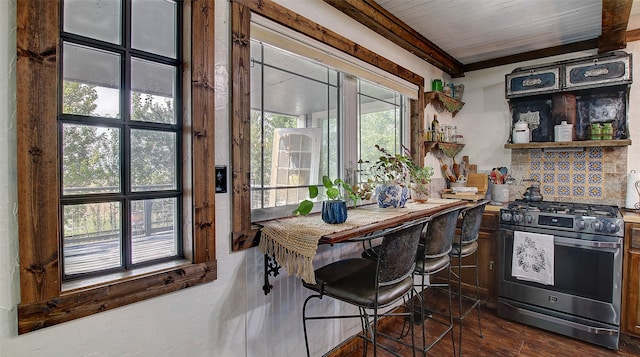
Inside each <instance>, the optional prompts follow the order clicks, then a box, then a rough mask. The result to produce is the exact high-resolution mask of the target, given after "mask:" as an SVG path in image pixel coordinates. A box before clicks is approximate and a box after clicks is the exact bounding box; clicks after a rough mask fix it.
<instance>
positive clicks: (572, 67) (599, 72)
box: [564, 53, 631, 90]
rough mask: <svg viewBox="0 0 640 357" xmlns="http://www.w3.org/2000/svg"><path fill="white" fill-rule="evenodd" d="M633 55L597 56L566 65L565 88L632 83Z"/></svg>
mask: <svg viewBox="0 0 640 357" xmlns="http://www.w3.org/2000/svg"><path fill="white" fill-rule="evenodd" d="M630 59H631V55H629V54H626V53H625V54H624V55H623V56H613V57H611V58H596V59H593V60H590V61H588V62H582V63H575V64H568V65H566V67H565V70H564V73H565V80H564V83H565V88H567V89H572V90H573V89H584V88H590V87H603V86H612V85H619V84H630V83H631V67H630Z"/></svg>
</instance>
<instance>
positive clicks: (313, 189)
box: [293, 176, 372, 224]
mask: <svg viewBox="0 0 640 357" xmlns="http://www.w3.org/2000/svg"><path fill="white" fill-rule="evenodd" d="M322 184H323V185H324V187H325V188H326V192H325V195H326V196H327V197H328V200H324V201H322V220H323V221H324V222H325V223H330V224H340V223H344V222H345V221H346V220H347V202H346V201H345V199H346V198H348V199H350V200H351V201H352V202H353V206H354V207H355V206H356V204H357V203H358V201H359V200H368V199H370V198H371V195H372V192H371V191H372V188H371V185H369V184H368V183H364V184H362V185H350V184H348V183H347V182H344V181H343V180H341V179H339V178H337V179H335V180H331V179H330V178H329V176H322ZM318 194H319V190H318V187H317V186H309V198H310V199H313V198H316V197H318ZM312 209H313V202H312V201H311V200H309V199H306V200H303V201H302V202H300V204H299V205H298V207H297V208H296V209H295V210H294V211H293V214H294V215H299V214H300V215H307V214H309V213H310V212H311V210H312Z"/></svg>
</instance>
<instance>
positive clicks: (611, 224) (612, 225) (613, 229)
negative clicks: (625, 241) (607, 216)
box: [609, 222, 620, 233]
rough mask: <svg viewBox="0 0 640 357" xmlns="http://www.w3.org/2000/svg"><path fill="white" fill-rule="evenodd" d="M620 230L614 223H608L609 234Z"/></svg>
mask: <svg viewBox="0 0 640 357" xmlns="http://www.w3.org/2000/svg"><path fill="white" fill-rule="evenodd" d="M619 230H620V227H618V225H617V224H615V222H610V223H609V232H611V233H616V232H618V231H619Z"/></svg>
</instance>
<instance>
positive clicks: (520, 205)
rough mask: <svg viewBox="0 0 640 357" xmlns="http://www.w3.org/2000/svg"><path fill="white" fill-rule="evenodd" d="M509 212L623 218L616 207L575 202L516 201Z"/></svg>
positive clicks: (509, 207)
mask: <svg viewBox="0 0 640 357" xmlns="http://www.w3.org/2000/svg"><path fill="white" fill-rule="evenodd" d="M508 209H509V210H518V211H523V212H543V213H557V214H569V215H574V216H589V217H607V218H621V217H622V215H621V214H620V210H619V209H618V207H616V206H607V205H598V204H590V203H575V202H553V201H540V202H527V201H524V200H515V201H514V202H512V203H510V204H509V206H508Z"/></svg>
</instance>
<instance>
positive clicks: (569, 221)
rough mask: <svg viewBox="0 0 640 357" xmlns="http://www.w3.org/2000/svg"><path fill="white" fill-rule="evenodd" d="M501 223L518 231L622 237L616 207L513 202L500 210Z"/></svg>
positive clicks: (621, 225)
mask: <svg viewBox="0 0 640 357" xmlns="http://www.w3.org/2000/svg"><path fill="white" fill-rule="evenodd" d="M500 224H501V225H506V226H514V228H515V227H518V228H517V229H520V230H527V229H528V228H533V229H547V230H561V231H573V232H579V233H581V234H598V235H603V234H604V235H612V236H623V235H624V220H623V219H622V214H621V213H620V210H619V209H618V207H616V206H608V205H598V204H589V203H575V202H553V201H540V202H530V201H524V200H515V201H514V202H512V203H510V204H509V205H508V206H507V207H506V208H502V209H501V210H500Z"/></svg>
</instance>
